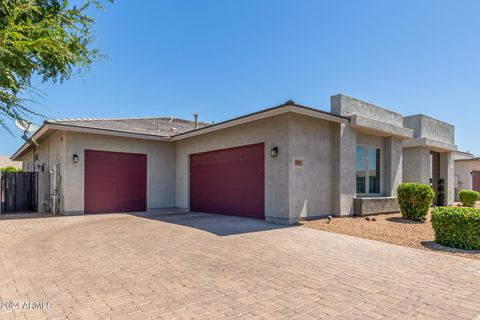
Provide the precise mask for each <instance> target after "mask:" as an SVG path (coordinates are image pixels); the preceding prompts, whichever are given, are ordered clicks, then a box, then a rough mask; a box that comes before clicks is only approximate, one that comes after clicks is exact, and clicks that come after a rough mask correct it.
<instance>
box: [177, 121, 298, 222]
mask: <svg viewBox="0 0 480 320" xmlns="http://www.w3.org/2000/svg"><path fill="white" fill-rule="evenodd" d="M289 118H290V116H289V115H288V114H284V115H279V116H275V117H272V118H268V119H262V120H257V121H254V122H250V123H247V124H243V125H239V126H235V127H232V128H228V129H225V130H221V131H217V132H211V133H207V134H203V135H200V136H196V137H192V138H188V139H186V140H179V141H177V142H176V160H177V167H176V181H177V182H176V194H175V205H176V206H177V207H179V208H189V188H190V187H189V155H190V154H194V153H199V152H205V151H212V150H219V149H225V148H230V147H237V146H243V145H249V144H256V143H262V142H263V143H265V216H266V218H267V219H269V218H271V219H276V218H279V219H288V218H289V197H288V190H289V184H288V178H289V176H288V167H289V164H288V161H289V158H288V154H289V152H288V150H289ZM275 146H277V147H278V148H279V154H278V157H276V158H272V157H271V156H270V149H271V148H273V147H275Z"/></svg>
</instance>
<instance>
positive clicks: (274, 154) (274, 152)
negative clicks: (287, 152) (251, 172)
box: [270, 147, 278, 158]
mask: <svg viewBox="0 0 480 320" xmlns="http://www.w3.org/2000/svg"><path fill="white" fill-rule="evenodd" d="M270 156H271V157H272V158H276V157H277V156H278V147H273V148H272V149H270Z"/></svg>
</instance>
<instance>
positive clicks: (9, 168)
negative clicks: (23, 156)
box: [0, 166, 22, 172]
mask: <svg viewBox="0 0 480 320" xmlns="http://www.w3.org/2000/svg"><path fill="white" fill-rule="evenodd" d="M0 171H3V172H20V171H22V169H17V168H15V167H13V166H6V167H3V168H0Z"/></svg>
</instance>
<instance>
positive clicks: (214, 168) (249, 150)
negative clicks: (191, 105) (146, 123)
mask: <svg viewBox="0 0 480 320" xmlns="http://www.w3.org/2000/svg"><path fill="white" fill-rule="evenodd" d="M264 154H265V148H264V144H263V143H261V144H254V145H248V146H242V147H237V148H230V149H224V150H217V151H211V152H205V153H198V154H192V155H191V156H190V210H192V211H197V212H208V213H220V214H227V215H235V216H244V217H253V218H264V216H265V213H264V212H265V209H264V207H265V201H264V194H265V192H264V186H265V173H264V172H265V170H264V162H265V161H264V157H265V156H264Z"/></svg>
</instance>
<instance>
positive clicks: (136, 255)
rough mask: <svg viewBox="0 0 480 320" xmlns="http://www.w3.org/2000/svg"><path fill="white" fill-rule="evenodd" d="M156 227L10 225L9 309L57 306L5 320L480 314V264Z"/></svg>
mask: <svg viewBox="0 0 480 320" xmlns="http://www.w3.org/2000/svg"><path fill="white" fill-rule="evenodd" d="M163 217H165V218H163ZM154 218H155V217H154V216H146V217H140V216H133V215H127V214H111V215H95V216H77V217H55V218H43V219H22V220H1V221H0V241H1V249H0V297H1V300H2V301H3V302H5V301H17V302H25V301H34V302H45V303H47V302H50V303H51V304H52V308H50V309H43V310H42V309H37V310H31V309H32V308H30V310H27V309H22V308H20V307H19V306H16V307H15V308H13V310H11V309H8V308H7V309H5V308H3V309H0V318H2V319H3V318H5V319H11V318H13V317H15V318H18V319H22V318H25V319H63V318H67V317H68V318H70V319H77V318H78V319H80V318H82V319H107V318H108V319H110V318H111V319H147V318H160V319H162V318H163V319H192V318H195V319H218V318H222V317H228V318H238V319H244V318H249V319H256V318H259V319H260V318H264V319H318V318H321V319H324V318H325V319H329V318H330V319H353V318H356V317H358V319H378V318H385V319H392V318H397V319H408V318H422V319H474V318H475V317H476V316H477V315H478V314H480V262H479V261H474V260H467V259H464V258H459V257H453V256H447V255H441V254H436V253H430V252H426V251H421V250H415V249H410V248H404V247H397V246H393V245H389V244H384V243H379V242H374V241H369V240H363V239H358V238H353V237H349V236H344V235H338V234H330V233H325V232H321V231H316V230H311V229H307V228H302V227H291V228H278V226H275V225H271V224H267V223H265V222H263V221H257V220H250V219H241V218H235V217H226V216H215V215H201V214H172V215H168V214H167V215H163V216H162V218H159V217H157V218H156V219H154ZM160 220H163V221H160Z"/></svg>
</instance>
